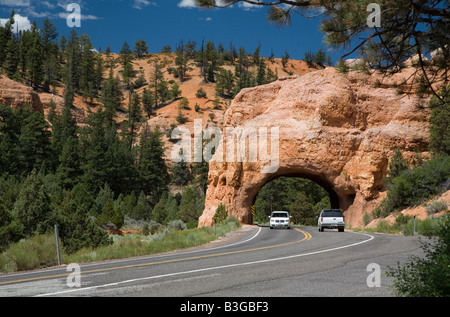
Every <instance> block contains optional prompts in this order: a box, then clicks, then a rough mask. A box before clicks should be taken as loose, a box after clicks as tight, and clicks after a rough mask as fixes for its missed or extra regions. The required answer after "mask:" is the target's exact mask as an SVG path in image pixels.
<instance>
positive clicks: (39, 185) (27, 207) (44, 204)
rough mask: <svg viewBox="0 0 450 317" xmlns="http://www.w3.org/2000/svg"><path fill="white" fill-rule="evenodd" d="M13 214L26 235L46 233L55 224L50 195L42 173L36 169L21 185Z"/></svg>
mask: <svg viewBox="0 0 450 317" xmlns="http://www.w3.org/2000/svg"><path fill="white" fill-rule="evenodd" d="M13 215H14V217H15V218H16V219H17V221H18V223H19V224H20V226H21V229H22V232H23V234H24V235H25V236H26V237H30V236H32V235H34V234H37V233H41V234H42V233H45V232H47V231H49V230H51V229H52V228H53V225H54V224H55V218H54V214H53V212H52V210H51V207H50V197H49V195H48V194H47V192H46V190H45V186H44V184H43V181H42V175H41V174H40V173H36V171H35V170H33V171H32V173H31V174H30V175H29V176H28V177H27V178H26V180H25V181H24V183H23V185H22V186H21V189H20V193H19V196H18V197H17V200H16V202H15V204H14V208H13Z"/></svg>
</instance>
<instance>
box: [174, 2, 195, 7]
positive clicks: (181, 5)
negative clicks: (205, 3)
mask: <svg viewBox="0 0 450 317" xmlns="http://www.w3.org/2000/svg"><path fill="white" fill-rule="evenodd" d="M177 6H178V7H180V8H195V7H197V5H196V4H195V0H181V2H179V3H178V4H177Z"/></svg>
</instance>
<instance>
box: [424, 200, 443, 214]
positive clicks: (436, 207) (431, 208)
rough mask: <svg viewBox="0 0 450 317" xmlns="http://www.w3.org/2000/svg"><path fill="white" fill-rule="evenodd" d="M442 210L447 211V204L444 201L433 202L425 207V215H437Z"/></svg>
mask: <svg viewBox="0 0 450 317" xmlns="http://www.w3.org/2000/svg"><path fill="white" fill-rule="evenodd" d="M443 210H447V203H446V202H445V201H434V202H433V203H431V204H430V205H428V206H427V213H428V214H429V215H432V214H435V213H438V212H440V211H443Z"/></svg>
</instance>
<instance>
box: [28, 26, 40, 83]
mask: <svg viewBox="0 0 450 317" xmlns="http://www.w3.org/2000/svg"><path fill="white" fill-rule="evenodd" d="M30 32H31V36H30V43H29V45H30V46H29V48H28V51H27V55H26V66H27V77H28V80H29V81H30V85H31V86H32V87H35V86H38V85H39V84H40V83H41V82H42V79H43V68H42V62H43V51H42V45H41V37H40V34H39V29H38V27H37V25H36V21H34V22H33V24H32V25H31V31H30Z"/></svg>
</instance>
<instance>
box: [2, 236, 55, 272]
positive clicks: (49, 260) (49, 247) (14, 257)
mask: <svg viewBox="0 0 450 317" xmlns="http://www.w3.org/2000/svg"><path fill="white" fill-rule="evenodd" d="M57 264H58V257H57V252H56V239H55V236H54V235H52V234H42V235H36V236H33V237H31V238H29V239H26V240H22V241H19V242H17V243H15V244H13V245H11V246H10V247H9V248H8V249H7V250H6V251H5V252H4V253H3V255H2V256H1V257H0V271H1V272H14V271H24V270H33V269H36V268H40V267H48V266H52V265H57Z"/></svg>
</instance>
